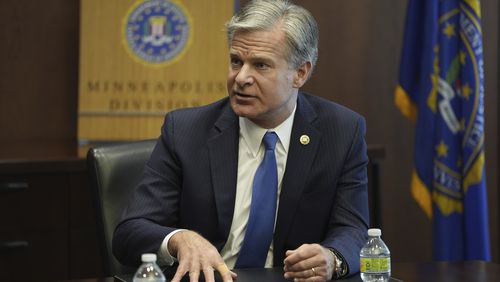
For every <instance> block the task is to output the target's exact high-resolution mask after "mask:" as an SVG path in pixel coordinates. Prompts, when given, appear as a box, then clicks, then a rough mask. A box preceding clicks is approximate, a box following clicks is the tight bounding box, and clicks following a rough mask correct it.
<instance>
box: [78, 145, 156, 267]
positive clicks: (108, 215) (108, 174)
mask: <svg viewBox="0 0 500 282" xmlns="http://www.w3.org/2000/svg"><path fill="white" fill-rule="evenodd" d="M155 143H156V142H155V141H154V140H147V141H135V142H129V143H121V144H119V145H110V146H103V147H98V148H92V149H90V150H89V152H88V154H87V166H88V171H89V176H90V183H91V186H92V188H93V190H94V203H95V208H96V213H97V228H98V233H99V241H100V245H101V254H102V257H103V266H104V272H105V273H104V275H106V276H113V275H115V274H123V273H133V271H135V269H131V268H130V267H126V266H124V265H122V264H120V263H119V262H118V260H116V258H115V257H114V256H113V253H112V250H111V240H112V238H113V232H114V230H115V227H116V225H117V224H118V222H119V221H120V217H121V215H122V211H123V209H124V208H125V207H126V205H127V202H128V198H129V196H130V193H131V192H132V191H133V190H134V188H135V186H136V185H137V184H138V182H139V180H140V177H141V175H142V172H143V170H144V165H145V163H146V161H147V160H148V159H149V157H150V155H151V151H152V150H153V147H154V145H155Z"/></svg>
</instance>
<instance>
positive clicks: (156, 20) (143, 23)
mask: <svg viewBox="0 0 500 282" xmlns="http://www.w3.org/2000/svg"><path fill="white" fill-rule="evenodd" d="M123 31H124V33H123V41H124V42H123V43H124V45H125V48H126V49H127V52H128V53H129V54H130V55H131V56H132V57H133V58H134V59H135V60H136V61H139V62H140V63H144V64H146V65H149V66H166V65H169V64H171V63H173V62H175V61H178V60H179V59H180V58H181V57H182V56H183V55H184V53H185V52H186V50H187V49H188V47H189V45H190V43H191V37H192V33H193V30H192V24H191V19H190V17H189V14H188V13H187V10H186V9H185V8H184V7H183V6H182V4H181V3H179V2H175V1H167V0H146V1H144V0H141V1H137V2H136V3H135V4H134V5H133V6H132V7H131V8H130V9H129V11H128V13H127V15H126V16H125V18H124V21H123Z"/></svg>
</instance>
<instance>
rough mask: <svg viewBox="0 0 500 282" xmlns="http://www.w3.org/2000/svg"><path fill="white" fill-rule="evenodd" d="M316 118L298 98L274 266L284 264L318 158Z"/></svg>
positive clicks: (277, 225)
mask: <svg viewBox="0 0 500 282" xmlns="http://www.w3.org/2000/svg"><path fill="white" fill-rule="evenodd" d="M316 117H317V116H316V112H315V111H314V109H313V108H312V106H311V105H310V104H309V102H308V101H307V100H306V99H305V97H304V96H303V95H301V94H299V96H298V100H297V111H296V114H295V118H294V123H293V128H292V134H291V139H290V148H289V151H288V160H287V164H286V170H285V174H284V176H283V181H282V188H281V194H280V201H279V208H278V217H277V220H276V228H275V234H274V247H275V260H274V261H275V262H277V260H279V263H282V261H283V259H282V257H283V250H282V248H283V244H284V242H285V238H286V235H287V234H288V230H289V228H290V225H291V223H292V221H293V219H294V215H295V212H296V208H297V205H298V202H299V200H300V197H301V195H302V192H303V190H304V188H305V182H306V180H307V175H308V172H309V170H310V168H311V166H312V164H313V161H314V157H315V156H316V154H317V150H318V146H319V143H320V139H321V133H320V132H319V131H318V130H317V129H316V128H315V127H313V126H312V123H313V121H314V120H315V119H316ZM302 135H306V136H308V137H309V143H308V144H302V143H301V141H300V140H301V139H300V138H301V136H302ZM277 254H279V257H277V256H276V255H277Z"/></svg>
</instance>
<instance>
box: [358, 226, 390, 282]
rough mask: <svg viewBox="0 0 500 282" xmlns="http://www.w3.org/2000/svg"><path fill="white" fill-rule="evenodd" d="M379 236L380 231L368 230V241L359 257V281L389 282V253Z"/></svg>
mask: <svg viewBox="0 0 500 282" xmlns="http://www.w3.org/2000/svg"><path fill="white" fill-rule="evenodd" d="M380 235H382V231H380V229H378V228H371V229H368V236H369V238H368V241H367V242H366V244H365V246H364V247H363V248H362V249H361V253H360V255H359V257H360V263H361V267H360V269H361V279H362V280H363V281H365V282H373V281H377V282H382V281H389V279H390V277H391V252H390V251H389V248H387V246H386V245H385V243H384V241H382V239H380Z"/></svg>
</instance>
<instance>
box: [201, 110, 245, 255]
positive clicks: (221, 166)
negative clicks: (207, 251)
mask: <svg viewBox="0 0 500 282" xmlns="http://www.w3.org/2000/svg"><path fill="white" fill-rule="evenodd" d="M238 138H239V123H238V117H237V116H236V115H235V114H234V112H233V111H232V109H231V107H230V106H229V105H228V104H227V105H226V108H225V109H224V111H223V113H222V115H221V116H220V118H219V119H218V120H217V121H216V122H215V126H214V129H213V132H212V134H211V137H210V139H209V140H208V150H209V157H210V170H211V175H212V183H213V189H214V195H215V204H216V207H217V215H218V221H219V229H218V233H219V234H220V236H221V237H220V238H223V240H226V239H227V237H228V234H229V231H230V228H231V222H232V218H233V211H234V202H235V198H236V183H237V172H238ZM217 247H218V248H222V247H223V245H222V246H217Z"/></svg>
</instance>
